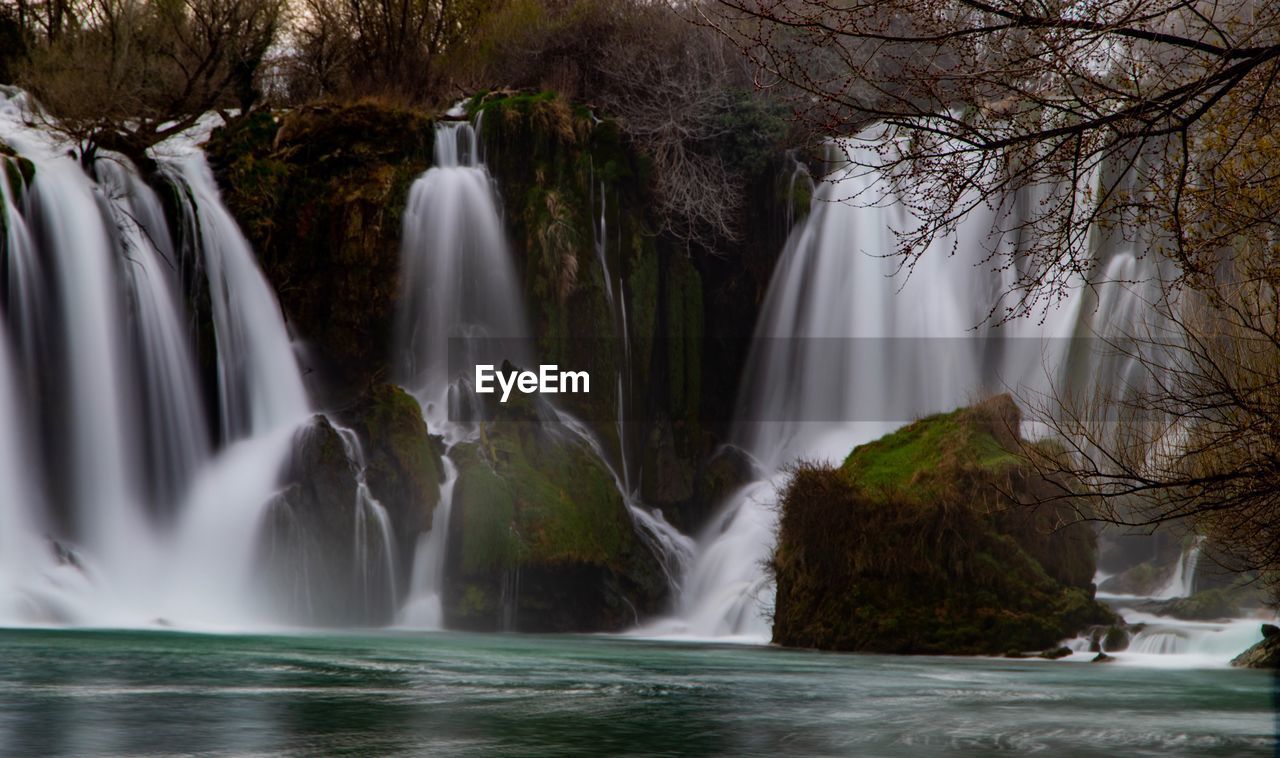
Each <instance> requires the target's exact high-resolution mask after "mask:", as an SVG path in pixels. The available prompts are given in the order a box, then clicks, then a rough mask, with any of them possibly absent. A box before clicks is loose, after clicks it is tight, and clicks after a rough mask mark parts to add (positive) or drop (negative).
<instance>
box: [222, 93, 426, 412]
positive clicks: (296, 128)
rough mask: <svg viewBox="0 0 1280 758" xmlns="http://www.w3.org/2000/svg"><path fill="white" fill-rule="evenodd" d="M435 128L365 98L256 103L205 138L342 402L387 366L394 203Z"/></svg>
mask: <svg viewBox="0 0 1280 758" xmlns="http://www.w3.org/2000/svg"><path fill="white" fill-rule="evenodd" d="M432 139H433V130H432V125H431V122H430V120H429V119H428V118H427V117H426V116H424V115H422V114H420V113H418V112H415V111H411V110H406V109H402V108H397V107H392V106H387V105H384V104H381V103H378V102H374V101H360V102H356V103H348V104H321V105H314V106H308V107H305V108H300V109H297V110H295V111H291V112H288V113H285V114H283V115H281V116H279V117H277V116H273V115H271V114H269V113H265V112H254V113H251V114H249V115H248V116H246V117H244V118H239V119H235V120H233V121H232V122H231V123H229V124H228V125H227V126H226V127H224V128H222V129H219V130H217V131H216V132H215V133H214V135H213V138H212V139H211V140H210V142H209V145H208V154H209V161H210V164H211V165H212V166H213V168H214V170H215V172H216V174H217V176H218V179H219V183H220V185H221V187H222V191H223V199H224V201H225V202H226V204H227V206H228V208H229V209H230V210H231V212H232V213H233V214H234V215H235V217H236V219H237V220H238V221H239V222H240V225H241V227H242V228H243V230H244V232H245V235H246V236H247V237H248V238H249V240H250V241H251V242H252V243H253V246H254V249H255V250H256V251H257V252H258V256H259V260H260V261H261V263H262V267H263V270H264V272H265V273H266V275H267V278H268V279H269V280H270V281H271V283H272V284H273V285H274V286H275V289H276V291H277V293H278V294H279V297H280V304H281V306H282V307H283V308H284V311H285V315H286V317H287V318H288V320H289V322H290V324H291V325H292V327H293V328H294V329H295V330H296V331H297V333H298V334H299V335H300V336H301V337H303V338H304V339H306V340H307V341H308V342H309V343H310V345H311V347H312V349H313V353H314V358H315V360H316V363H317V365H316V366H315V368H318V369H320V371H321V374H322V376H323V377H324V379H325V380H327V384H326V385H325V386H323V387H321V389H324V390H328V391H329V392H331V393H333V397H334V398H335V399H336V400H338V401H345V400H347V399H349V398H351V397H353V396H355V395H357V394H358V393H359V392H360V391H361V390H363V389H365V388H366V387H368V386H370V385H372V384H374V383H376V382H377V381H379V380H380V379H385V378H386V375H387V373H388V367H389V359H390V355H391V335H392V326H393V311H394V308H395V304H396V300H397V297H398V294H399V268H400V233H401V223H400V221H401V214H402V213H403V209H404V206H405V199H406V197H407V194H408V188H409V185H410V184H411V183H412V181H413V179H414V178H415V177H416V176H417V175H418V174H419V173H421V172H422V171H424V170H426V168H427V167H428V166H429V165H430V159H431V150H432Z"/></svg>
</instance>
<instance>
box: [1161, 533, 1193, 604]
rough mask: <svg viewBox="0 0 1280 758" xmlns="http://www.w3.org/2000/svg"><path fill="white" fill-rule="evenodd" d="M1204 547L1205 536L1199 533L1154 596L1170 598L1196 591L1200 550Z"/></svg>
mask: <svg viewBox="0 0 1280 758" xmlns="http://www.w3.org/2000/svg"><path fill="white" fill-rule="evenodd" d="M1203 547H1204V537H1202V536H1199V535H1197V536H1196V537H1195V538H1193V539H1192V541H1191V544H1190V545H1187V547H1186V549H1184V550H1183V551H1182V554H1181V555H1179V556H1178V563H1177V565H1175V566H1174V567H1173V574H1172V575H1171V576H1170V577H1169V583H1168V584H1166V585H1165V586H1164V587H1163V588H1162V589H1161V590H1160V591H1159V592H1157V593H1156V594H1155V595H1154V597H1157V598H1160V599H1162V600H1168V599H1172V598H1178V597H1188V596H1190V595H1191V593H1192V592H1194V591H1195V581H1196V565H1197V564H1199V563H1200V551H1201V549H1202V548H1203Z"/></svg>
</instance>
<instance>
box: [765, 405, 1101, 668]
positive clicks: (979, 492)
mask: <svg viewBox="0 0 1280 758" xmlns="http://www.w3.org/2000/svg"><path fill="white" fill-rule="evenodd" d="M1018 421H1019V419H1018V413H1017V408H1016V406H1014V404H1013V402H1012V400H1010V399H1009V398H1008V397H1007V396H1005V397H1001V398H996V399H994V400H992V401H988V402H986V403H983V404H981V405H979V406H976V407H974V408H969V409H963V410H959V411H956V412H953V413H949V414H943V415H939V416H933V417H930V418H927V419H924V420H922V421H918V422H916V423H914V424H911V425H909V426H907V427H904V428H903V429H901V430H899V431H897V432H895V433H893V434H891V435H889V436H887V437H885V438H882V439H881V440H878V441H876V442H873V443H871V444H868V445H864V446H862V447H859V448H856V449H855V450H854V451H853V452H852V453H850V455H849V457H848V458H847V459H846V460H845V462H844V464H843V465H842V466H841V467H840V468H832V467H829V466H821V465H813V464H808V465H802V466H800V467H799V468H797V470H796V471H795V472H794V474H793V476H792V479H791V482H790V483H789V485H788V487H787V489H786V491H785V493H784V495H783V498H782V515H781V523H780V531H779V537H778V545H777V548H776V550H775V553H774V556H773V561H772V567H773V571H774V573H775V577H776V579H777V603H776V608H775V617H774V625H773V636H774V641H775V642H777V643H779V644H783V645H788V646H796V647H813V648H824V649H834V650H858V651H869V652H885V653H931V654H1002V653H1005V652H1007V651H1024V650H1038V649H1046V648H1050V647H1054V646H1056V645H1057V643H1058V642H1060V641H1061V640H1063V639H1065V638H1068V637H1072V636H1075V635H1076V634H1077V633H1079V632H1080V631H1081V630H1083V629H1085V628H1086V627H1088V626H1090V625H1093V624H1109V623H1111V622H1112V621H1113V620H1114V616H1113V614H1112V613H1111V612H1110V611H1108V610H1107V609H1106V608H1105V607H1104V606H1102V605H1101V604H1099V603H1098V602H1097V601H1095V600H1094V598H1093V586H1092V584H1091V583H1090V581H1089V580H1090V577H1091V576H1092V572H1093V563H1094V556H1095V551H1096V541H1095V538H1094V534H1093V531H1092V529H1091V528H1090V527H1089V526H1088V525H1086V524H1080V523H1072V519H1071V511H1070V510H1069V508H1068V506H1065V505H1064V506H1060V507H1049V506H1041V507H1038V508H1032V507H1028V506H1023V505H1017V504H1016V503H1015V500H1020V499H1021V496H1023V495H1035V494H1036V492H1037V488H1039V487H1043V486H1045V484H1046V483H1045V482H1044V481H1043V480H1039V479H1038V478H1037V475H1036V474H1035V472H1034V470H1033V467H1032V466H1030V465H1029V463H1028V461H1027V460H1026V459H1025V458H1023V457H1022V455H1021V454H1020V451H1021V449H1022V448H1021V441H1020V440H1019V439H1018V436H1017V429H1018Z"/></svg>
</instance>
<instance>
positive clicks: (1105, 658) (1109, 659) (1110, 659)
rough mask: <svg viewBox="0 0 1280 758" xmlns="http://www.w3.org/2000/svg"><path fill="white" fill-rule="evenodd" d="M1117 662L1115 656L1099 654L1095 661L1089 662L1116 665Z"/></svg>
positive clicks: (1094, 658)
mask: <svg viewBox="0 0 1280 758" xmlns="http://www.w3.org/2000/svg"><path fill="white" fill-rule="evenodd" d="M1115 660H1116V659H1115V657H1114V656H1110V655H1107V654H1106V653H1098V654H1097V655H1095V656H1093V659H1092V660H1091V661H1089V662H1090V663H1115Z"/></svg>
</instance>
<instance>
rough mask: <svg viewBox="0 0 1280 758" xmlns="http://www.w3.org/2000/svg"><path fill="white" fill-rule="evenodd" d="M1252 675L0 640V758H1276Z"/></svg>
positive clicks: (546, 640)
mask: <svg viewBox="0 0 1280 758" xmlns="http://www.w3.org/2000/svg"><path fill="white" fill-rule="evenodd" d="M1278 693H1280V689H1278V685H1277V680H1276V679H1275V677H1273V676H1272V675H1270V674H1267V673H1263V672H1256V671H1235V670H1224V669H1205V670H1177V669H1151V668H1140V667H1133V666H1115V665H1110V666H1102V665H1089V664H1076V663H1064V662H1056V663H1051V662H1044V661H1002V660H971V659H954V658H897V657H886V656H860V655H840V654H823V653H808V652H799V651H787V650H778V649H773V648H761V647H748V646H730V645H707V644H685V643H674V642H650V641H641V640H632V639H625V638H623V639H619V638H606V637H570V636H555V637H535V636H505V635H461V634H414V635H410V634H391V633H387V634H377V635H363V636H314V635H299V636H222V635H200V634H184V633H176V632H99V631H46V630H39V631H3V632H0V754H3V755H5V756H10V755H42V756H43V755H59V754H86V753H90V754H101V753H107V754H129V755H136V754H171V753H219V754H240V755H255V754H282V753H283V754H295V755H303V754H305V755H314V754H341V755H365V754H424V753H429V754H446V755H448V754H461V755H482V754H483V755H490V754H495V753H501V754H508V755H545V756H564V755H589V754H600V753H614V754H618V753H625V754H635V755H668V754H672V755H673V754H700V755H710V754H719V755H776V754H780V753H785V754H803V755H865V756H879V755H884V756H916V755H928V754H946V755H964V756H977V755H987V754H990V753H992V752H995V751H1001V752H1013V753H1017V752H1034V751H1042V752H1043V753H1044V754H1047V755H1080V756H1089V755H1106V756H1129V755H1221V756H1245V755H1268V756H1269V755H1275V754H1276V749H1277V748H1276V746H1277V741H1276V735H1277V717H1276V712H1277V711H1276V705H1277V697H1280V694H1278Z"/></svg>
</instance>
